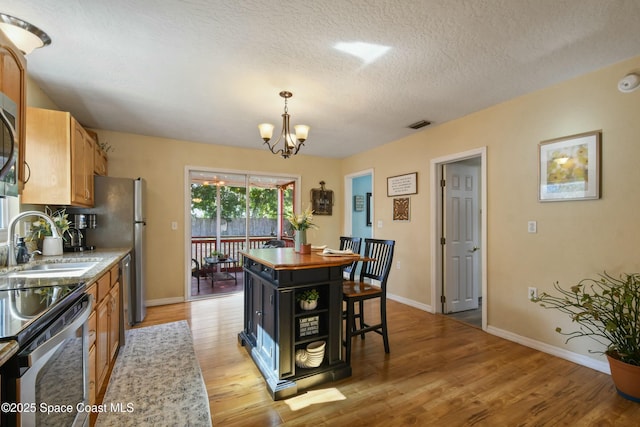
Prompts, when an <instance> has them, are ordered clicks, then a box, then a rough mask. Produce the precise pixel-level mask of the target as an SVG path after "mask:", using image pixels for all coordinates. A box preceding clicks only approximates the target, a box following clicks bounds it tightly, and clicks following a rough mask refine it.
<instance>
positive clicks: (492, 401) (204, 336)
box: [140, 293, 640, 427]
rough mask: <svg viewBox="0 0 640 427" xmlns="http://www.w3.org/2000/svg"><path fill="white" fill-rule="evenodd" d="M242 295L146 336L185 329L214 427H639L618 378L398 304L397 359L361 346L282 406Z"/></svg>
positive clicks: (189, 307) (187, 310) (636, 410)
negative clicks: (343, 375) (250, 346)
mask: <svg viewBox="0 0 640 427" xmlns="http://www.w3.org/2000/svg"><path fill="white" fill-rule="evenodd" d="M242 317H243V308H242V294H241V293H240V294H236V295H232V296H228V297H218V298H213V299H208V300H200V301H195V302H191V303H181V304H174V305H167V306H161V307H150V308H149V309H148V315H147V318H146V319H145V321H144V322H143V323H142V324H141V325H140V326H148V325H152V324H158V323H165V322H171V321H176V320H181V319H186V320H187V321H188V322H189V324H190V326H191V329H192V333H193V339H194V345H195V352H196V355H197V357H198V360H199V362H200V366H201V368H202V373H203V376H204V380H205V383H206V386H207V391H208V393H209V401H210V404H211V415H212V419H213V424H214V425H215V426H408V425H416V426H446V427H453V426H470V425H477V426H557V425H566V426H638V425H640V404H638V403H633V402H630V401H628V400H625V399H623V398H621V397H619V396H618V395H617V394H616V392H615V389H614V386H613V383H612V382H611V378H610V377H609V376H608V375H605V374H602V373H600V372H597V371H594V370H592V369H589V368H585V367H582V366H579V365H576V364H574V363H571V362H568V361H565V360H562V359H559V358H556V357H554V356H550V355H547V354H545V353H541V352H539V351H536V350H533V349H530V348H527V347H524V346H521V345H518V344H515V343H512V342H509V341H506V340H503V339H501V338H498V337H495V336H492V335H490V334H487V333H485V332H483V331H482V330H480V329H477V328H474V327H471V326H468V325H465V324H464V323H461V322H458V321H456V320H453V319H451V318H448V317H446V316H442V315H433V314H429V313H426V312H424V311H421V310H418V309H415V308H412V307H409V306H406V305H403V304H400V303H398V302H395V301H389V302H388V321H389V330H390V344H391V354H389V355H385V354H384V349H383V345H382V341H381V337H380V336H378V335H375V334H374V335H371V334H369V335H368V336H367V337H366V339H365V340H364V341H362V340H360V338H355V339H354V341H356V342H354V345H353V353H352V366H353V375H352V376H351V377H350V378H347V379H343V380H340V381H337V382H333V383H328V384H324V385H321V386H319V387H317V388H315V389H314V390H313V391H311V392H309V393H305V394H302V395H300V396H298V397H295V398H292V399H288V400H282V401H273V400H272V399H271V397H270V396H269V395H268V393H267V391H266V387H265V383H264V380H263V378H262V376H261V375H260V372H259V371H258V369H257V368H256V367H255V365H254V364H253V362H252V360H251V359H250V357H249V355H248V354H247V352H246V351H245V349H244V347H242V346H240V344H239V343H238V339H237V334H238V332H239V331H240V330H241V329H242Z"/></svg>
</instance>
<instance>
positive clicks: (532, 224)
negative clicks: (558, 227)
mask: <svg viewBox="0 0 640 427" xmlns="http://www.w3.org/2000/svg"><path fill="white" fill-rule="evenodd" d="M527 231H528V232H529V233H536V232H537V231H538V223H537V222H536V221H529V222H527Z"/></svg>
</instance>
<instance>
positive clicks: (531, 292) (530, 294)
mask: <svg viewBox="0 0 640 427" xmlns="http://www.w3.org/2000/svg"><path fill="white" fill-rule="evenodd" d="M527 298H528V299H532V298H538V288H534V287H533V286H529V289H528V293H527Z"/></svg>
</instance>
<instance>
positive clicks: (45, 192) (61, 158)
mask: <svg viewBox="0 0 640 427" xmlns="http://www.w3.org/2000/svg"><path fill="white" fill-rule="evenodd" d="M94 150H95V141H94V140H93V138H92V136H91V135H90V134H89V133H88V132H87V131H86V130H85V129H84V128H83V127H82V126H81V125H80V123H78V121H77V120H76V119H75V118H73V117H72V116H71V114H70V113H68V112H64V111H55V110H45V109H42V108H32V107H29V108H27V126H26V144H25V161H26V162H27V163H28V164H29V166H30V170H31V177H30V178H29V181H28V182H27V183H26V185H25V187H24V190H23V193H22V200H21V201H22V203H30V204H37V205H67V206H69V205H70V206H86V207H91V206H93V203H94V194H93V171H94V156H95V153H94Z"/></svg>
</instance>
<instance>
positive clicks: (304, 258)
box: [240, 248, 360, 270]
mask: <svg viewBox="0 0 640 427" xmlns="http://www.w3.org/2000/svg"><path fill="white" fill-rule="evenodd" d="M240 253H241V254H242V256H244V257H245V258H249V259H252V260H254V261H256V262H259V263H261V264H263V265H266V266H267V267H270V268H272V269H274V270H304V269H310V268H319V267H338V266H342V265H347V264H350V263H352V262H353V261H355V260H358V259H360V255H357V254H356V255H339V256H337V255H323V254H322V252H321V251H311V253H310V254H301V253H298V252H295V250H294V249H293V248H265V249H249V250H246V251H242V252H240Z"/></svg>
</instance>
